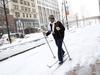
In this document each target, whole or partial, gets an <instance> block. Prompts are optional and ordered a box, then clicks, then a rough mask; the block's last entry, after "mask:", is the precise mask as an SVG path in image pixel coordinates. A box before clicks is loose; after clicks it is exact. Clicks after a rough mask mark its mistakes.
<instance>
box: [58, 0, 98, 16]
mask: <svg viewBox="0 0 100 75" xmlns="http://www.w3.org/2000/svg"><path fill="white" fill-rule="evenodd" d="M63 1H64V0H63ZM67 1H68V5H69V12H70V15H75V14H78V15H79V16H86V17H88V16H97V15H99V4H98V0H67ZM58 2H59V4H60V10H61V2H62V0H58Z"/></svg>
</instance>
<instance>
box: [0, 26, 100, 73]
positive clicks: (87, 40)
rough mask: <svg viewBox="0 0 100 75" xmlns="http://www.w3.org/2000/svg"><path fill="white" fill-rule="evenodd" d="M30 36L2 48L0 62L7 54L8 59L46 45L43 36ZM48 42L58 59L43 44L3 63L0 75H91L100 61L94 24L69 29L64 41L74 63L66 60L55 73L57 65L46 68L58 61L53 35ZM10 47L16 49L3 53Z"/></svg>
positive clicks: (99, 31)
mask: <svg viewBox="0 0 100 75" xmlns="http://www.w3.org/2000/svg"><path fill="white" fill-rule="evenodd" d="M30 36H31V37H30ZM27 37H29V38H24V39H20V41H19V40H17V41H16V42H14V43H12V44H11V45H4V46H1V48H0V51H1V52H0V59H1V58H3V57H5V55H8V56H9V55H10V54H12V51H13V52H15V53H16V52H17V51H19V50H20V51H22V50H26V49H28V48H31V47H33V46H36V45H38V44H42V43H45V42H46V41H45V39H43V37H44V36H43V34H42V33H37V34H31V35H29V36H27ZM40 38H42V40H39V41H38V42H32V40H35V39H40ZM29 41H30V42H29ZM48 41H49V44H50V46H51V48H52V50H53V53H54V55H55V56H56V59H53V56H52V54H51V52H50V49H49V47H48V45H47V44H44V45H41V46H39V47H36V48H34V49H32V50H29V51H27V52H24V53H22V54H19V55H17V56H14V57H11V58H9V59H7V60H4V61H2V62H0V75H75V74H68V73H69V72H72V71H73V70H76V73H77V74H76V75H92V74H91V73H92V69H91V66H93V65H94V64H95V62H96V61H98V62H99V61H100V25H99V24H92V25H88V26H85V27H80V28H76V29H74V30H69V31H68V30H66V32H65V38H64V42H65V44H66V46H67V49H68V52H69V54H70V56H71V58H72V61H69V60H67V61H66V62H65V63H64V64H63V65H61V66H60V67H59V68H58V69H57V70H56V71H55V68H56V67H57V65H58V64H56V65H55V66H53V67H52V68H48V67H47V65H48V64H50V63H53V62H55V61H56V60H57V47H56V45H55V42H54V40H53V37H52V35H50V36H49V37H48ZM16 45H17V46H16ZM7 46H8V47H9V46H14V47H12V48H7V49H6V50H4V51H3V50H2V49H4V48H5V47H7ZM15 46H16V47H15ZM63 48H64V46H63ZM10 50H11V51H10ZM64 50H65V48H64ZM4 53H5V54H4ZM96 67H97V65H96ZM98 67H99V68H98V69H97V68H96V75H100V63H99V65H98Z"/></svg>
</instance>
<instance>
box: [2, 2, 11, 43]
mask: <svg viewBox="0 0 100 75" xmlns="http://www.w3.org/2000/svg"><path fill="white" fill-rule="evenodd" d="M3 6H4V13H5V20H6V25H7V32H8V38H9V39H8V40H9V42H10V43H11V38H10V32H9V27H8V18H7V11H6V6H5V0H3Z"/></svg>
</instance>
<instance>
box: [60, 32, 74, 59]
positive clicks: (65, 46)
mask: <svg viewBox="0 0 100 75" xmlns="http://www.w3.org/2000/svg"><path fill="white" fill-rule="evenodd" d="M58 33H59V36H60V38H61V34H60V32H59V31H58ZM63 44H64V47H65V50H66V52H67V54H68V57H69V60H72V59H71V57H70V55H69V52H68V50H67V47H66V45H65V42H64V41H63Z"/></svg>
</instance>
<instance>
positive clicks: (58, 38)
mask: <svg viewBox="0 0 100 75" xmlns="http://www.w3.org/2000/svg"><path fill="white" fill-rule="evenodd" d="M49 20H50V23H49V25H48V31H47V32H46V33H45V35H46V36H48V35H49V34H51V33H52V35H53V37H54V40H55V43H56V45H57V47H58V59H59V64H62V63H63V56H64V53H65V51H64V50H63V48H62V43H63V39H64V31H65V27H64V26H63V24H62V23H61V22H60V21H55V18H54V15H50V16H49Z"/></svg>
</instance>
